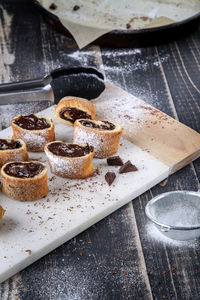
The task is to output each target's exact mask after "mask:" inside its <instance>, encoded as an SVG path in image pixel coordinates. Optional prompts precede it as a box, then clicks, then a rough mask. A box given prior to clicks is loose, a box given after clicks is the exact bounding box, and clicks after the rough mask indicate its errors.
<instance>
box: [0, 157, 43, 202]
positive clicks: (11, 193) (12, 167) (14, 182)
mask: <svg viewBox="0 0 200 300" xmlns="http://www.w3.org/2000/svg"><path fill="white" fill-rule="evenodd" d="M47 172H48V169H47V166H46V165H45V164H43V163H41V162H39V161H30V162H19V161H13V162H9V163H7V164H5V165H4V166H3V167H2V169H1V176H2V192H3V193H4V194H5V195H6V196H8V197H9V198H14V199H16V200H21V201H32V200H37V199H40V198H42V197H44V196H46V195H47V193H48V184H47Z"/></svg>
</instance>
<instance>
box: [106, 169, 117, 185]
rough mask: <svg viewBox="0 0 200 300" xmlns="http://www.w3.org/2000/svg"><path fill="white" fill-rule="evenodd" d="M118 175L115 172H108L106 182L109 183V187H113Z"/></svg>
mask: <svg viewBox="0 0 200 300" xmlns="http://www.w3.org/2000/svg"><path fill="white" fill-rule="evenodd" d="M115 178H116V175H115V173H114V172H107V173H106V175H105V180H106V181H107V183H108V184H109V185H111V184H112V183H113V181H114V180H115Z"/></svg>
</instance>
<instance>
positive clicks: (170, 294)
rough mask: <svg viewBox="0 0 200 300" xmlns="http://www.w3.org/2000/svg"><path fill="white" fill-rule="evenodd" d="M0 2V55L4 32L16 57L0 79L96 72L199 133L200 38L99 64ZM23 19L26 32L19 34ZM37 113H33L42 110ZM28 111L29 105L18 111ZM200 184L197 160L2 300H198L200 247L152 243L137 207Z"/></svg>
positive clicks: (19, 8) (16, 280)
mask: <svg viewBox="0 0 200 300" xmlns="http://www.w3.org/2000/svg"><path fill="white" fill-rule="evenodd" d="M0 4H1V7H2V5H3V7H4V9H5V10H6V12H7V13H8V14H9V16H11V17H12V20H13V21H12V22H11V23H9V22H5V20H4V21H3V24H4V25H3V27H2V31H1V35H0V45H1V48H0V49H3V48H2V45H3V44H4V45H5V42H4V40H3V39H2V36H5V35H6V34H5V32H8V30H10V34H9V37H8V39H7V42H6V45H7V44H8V45H10V46H9V47H10V48H9V49H10V50H9V51H10V53H11V54H12V55H14V57H17V59H15V60H14V62H13V64H11V65H9V64H7V63H6V61H5V60H4V61H3V65H2V67H1V69H0V70H1V74H3V73H2V72H4V78H2V79H1V81H12V80H15V79H18V80H23V79H28V78H32V77H34V78H36V77H38V75H43V74H44V73H45V72H46V71H48V70H50V69H52V68H54V67H55V66H69V65H73V66H76V65H78V66H80V65H83V66H97V67H98V68H99V69H100V70H104V72H105V74H106V77H107V78H108V79H109V80H111V81H112V82H113V83H115V84H117V85H120V86H121V87H123V88H124V89H126V90H127V91H128V92H130V93H132V94H134V95H135V96H137V97H139V98H141V99H143V100H144V101H146V102H147V103H149V104H150V105H153V106H154V107H156V108H157V109H159V110H161V111H163V112H165V113H167V114H168V115H170V116H172V117H174V118H177V119H179V120H180V121H181V122H183V123H184V124H186V125H188V126H190V127H192V128H193V129H195V130H197V131H200V130H199V129H200V128H199V108H198V107H199V94H198V92H197V90H196V89H195V88H194V86H193V84H192V83H194V84H195V86H197V87H198V86H199V80H200V78H199V76H198V72H199V49H200V30H198V31H196V32H194V33H193V34H191V35H190V36H189V37H186V38H184V39H182V40H180V41H178V42H176V43H170V44H166V45H162V46H159V47H149V48H141V49H139V48H137V49H118V50H115V49H108V48H103V49H101V53H102V61H101V55H99V50H98V49H97V48H93V47H88V48H86V49H83V50H82V51H78V50H77V48H76V46H75V44H74V43H73V41H71V40H69V39H68V38H66V37H64V36H61V35H59V34H57V33H56V32H55V31H54V29H53V28H51V27H50V26H49V25H46V24H45V22H44V21H43V20H42V18H41V17H40V15H39V12H38V11H37V10H36V9H34V8H33V6H32V5H31V4H30V3H29V1H28V0H27V1H24V0H20V1H19V0H18V3H17V4H16V1H14V0H7V1H6V3H5V1H3V0H0ZM24 12H25V13H24ZM19 20H20V21H19ZM21 20H23V24H26V26H25V27H24V28H23V29H22V27H21V25H20V24H21V22H22V21H21ZM30 30H31V33H32V36H33V37H34V39H33V38H31V36H30ZM22 31H23V35H24V38H23V35H21V32H22ZM2 32H3V35H2ZM18 39H20V43H19V42H18V41H17V40H18ZM28 41H29V43H31V45H32V47H30V45H29V43H28ZM33 50H34V51H33ZM178 50H179V52H180V55H181V58H182V61H183V62H184V65H185V69H186V71H187V73H188V74H189V77H190V80H189V79H188V77H187V75H186V73H185V71H184V68H183V65H182V63H181V60H180V55H179V53H178ZM1 51H2V50H1ZM1 53H2V52H1ZM192 62H193V63H192ZM183 78H184V80H183ZM191 81H192V83H191ZM183 99H184V101H183ZM40 105H41V106H42V104H41V103H40V104H39V106H37V107H32V109H33V110H37V109H38V110H41V109H43V107H42V108H40ZM28 109H29V106H24V107H19V108H18V110H21V111H23V110H27V111H28ZM6 112H7V111H6V110H5V111H4V112H3V115H1V121H2V118H4V124H7V123H6V120H5V114H6ZM11 112H12V113H13V114H14V113H16V110H15V109H14V108H13V109H12V110H11ZM4 126H5V125H4ZM199 176H200V160H199V159H198V160H196V161H195V163H194V164H191V165H189V166H187V167H185V168H184V169H182V170H180V171H178V172H177V173H176V174H173V175H172V176H170V177H169V179H168V180H167V181H165V182H163V183H162V185H158V186H157V187H155V188H153V189H152V190H151V191H148V192H147V193H145V194H144V195H142V196H141V197H139V198H138V199H136V200H135V201H134V202H133V208H134V214H133V210H132V206H131V205H127V206H125V207H123V208H122V209H120V210H118V211H117V212H116V213H114V214H112V215H111V216H109V217H107V218H106V219H105V220H102V221H101V222H99V223H98V224H96V225H95V226H93V227H92V228H90V229H89V230H87V231H86V232H84V233H82V234H81V235H79V236H78V237H77V238H75V239H73V240H71V241H70V242H68V243H66V244H64V245H63V246H61V247H59V248H58V249H56V250H55V251H53V252H52V253H50V254H49V255H47V256H45V257H44V258H43V259H41V260H40V261H38V262H36V263H34V264H33V265H32V266H30V267H29V268H27V269H25V270H24V271H22V272H20V273H19V274H17V275H16V276H14V277H13V278H12V279H10V280H8V281H6V282H4V283H3V284H1V285H0V299H2V300H5V299H6V300H7V299H9V300H11V299H12V300H13V299H15V300H16V299H18V300H22V299H23V300H27V299H30V300H32V299H33V300H35V299H38V300H46V299H53V300H54V299H141V300H146V299H158V300H160V299H170V300H174V299H178V300H180V299H181V300H185V299H187V300H190V299H191V300H198V299H199V294H200V283H199V275H200V274H199V270H200V263H199V259H198V257H199V254H200V253H199V251H200V247H199V242H196V244H195V243H191V244H186V245H183V244H181V245H180V244H177V245H172V244H170V243H166V242H163V241H162V240H161V241H160V240H156V237H155V236H154V231H153V232H152V235H150V232H149V231H148V230H147V229H148V226H147V225H148V221H147V219H146V216H145V214H144V207H145V204H146V203H147V201H148V200H150V199H151V198H152V197H153V196H155V195H157V194H159V193H162V192H166V191H170V190H177V189H181V190H182V189H190V190H197V189H198V188H199V180H198V178H199ZM134 215H135V217H136V224H137V228H136V224H135V221H134ZM138 234H139V235H138ZM138 237H139V238H140V241H139V240H138ZM138 243H139V244H138ZM140 244H141V246H140ZM147 276H148V277H147ZM149 288H151V291H150V290H149Z"/></svg>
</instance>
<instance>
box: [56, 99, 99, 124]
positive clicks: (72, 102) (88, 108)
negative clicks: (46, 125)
mask: <svg viewBox="0 0 200 300" xmlns="http://www.w3.org/2000/svg"><path fill="white" fill-rule="evenodd" d="M67 107H74V108H77V109H80V110H82V111H84V112H86V113H87V114H88V115H90V116H91V119H92V120H93V119H94V118H95V115H96V106H95V104H93V103H91V102H90V101H88V100H87V99H83V98H78V97H73V96H68V97H64V98H62V99H61V100H60V102H59V103H58V105H57V106H56V107H55V117H56V119H58V121H60V122H62V123H64V124H68V125H70V126H73V123H72V122H70V121H67V120H64V119H62V118H61V117H60V112H61V111H63V110H64V109H66V108H67Z"/></svg>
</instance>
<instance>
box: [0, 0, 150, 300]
mask: <svg viewBox="0 0 200 300" xmlns="http://www.w3.org/2000/svg"><path fill="white" fill-rule="evenodd" d="M29 8H30V7H29V4H26V18H28V19H29V20H32V22H33V20H34V19H35V20H36V21H37V22H41V25H40V28H39V29H38V25H37V37H36V38H37V40H36V41H37V43H38V44H37V47H38V46H40V47H39V48H40V49H42V51H40V50H38V51H35V50H34V48H33V50H34V51H33V52H31V53H29V51H31V50H30V48H29V45H28V46H26V44H24V42H23V41H21V42H20V43H13V48H12V51H13V53H19V52H23V53H24V54H26V55H25V59H24V58H23V57H22V56H20V55H15V57H16V58H15V64H14V65H13V66H12V67H11V73H12V75H11V76H10V78H11V79H13V78H15V76H16V77H17V78H18V79H19V80H20V79H28V78H36V77H37V76H38V75H40V76H41V75H43V74H45V72H49V71H50V70H52V69H54V68H56V67H60V66H71V65H72V66H79V65H82V66H98V67H101V66H99V64H100V63H101V57H100V54H99V52H98V49H97V48H96V47H88V48H86V49H84V50H82V51H78V50H77V49H76V48H75V45H74V43H73V42H71V41H70V40H69V39H67V38H65V37H63V36H60V35H58V34H57V33H56V32H55V31H54V30H53V29H52V28H49V27H48V25H46V24H45V23H44V22H43V20H42V18H38V16H37V13H36V12H35V11H34V10H32V9H31V10H30V9H29ZM17 11H18V18H21V17H22V10H21V9H20V7H18V8H17ZM14 12H15V9H14V8H13V7H9V13H10V15H12V14H13V13H14ZM35 13H36V14H35ZM19 15H20V16H19ZM35 15H36V16H35ZM24 22H25V21H24ZM32 22H30V21H27V23H26V24H27V26H26V30H25V29H24V30H25V32H24V33H23V34H24V35H25V36H26V37H27V36H28V32H29V31H30V30H33V28H32ZM11 29H12V32H14V35H17V34H19V31H20V25H19V24H18V22H17V18H14V19H13V23H12V28H11ZM11 39H12V34H11ZM29 61H30V62H32V61H35V62H39V64H40V66H39V67H38V66H37V65H35V64H33V65H32V67H31V72H30V73H28V74H27V72H29V70H27V69H26V68H27V66H26V65H27V63H28V62H29ZM17 66H18V68H17ZM24 67H25V72H24V71H23V70H24ZM20 70H21V71H20ZM23 109H24V107H23ZM31 109H32V108H31ZM134 222H135V217H134V212H133V208H132V206H131V205H128V206H126V207H124V208H123V209H122V210H120V211H118V212H116V213H115V214H113V215H112V216H110V217H108V218H106V219H105V220H103V221H101V222H100V223H99V225H98V226H94V227H93V228H90V229H89V230H88V231H86V232H85V233H83V234H81V235H80V236H78V237H77V238H75V239H74V240H72V241H70V242H69V243H66V244H65V245H63V246H62V247H60V248H58V249H57V250H55V251H54V252H52V253H51V254H50V255H48V256H46V257H45V258H43V259H41V260H40V261H38V262H36V263H35V264H33V265H32V266H30V267H28V268H27V269H26V270H24V271H22V272H20V274H17V275H16V276H14V277H13V278H12V281H11V280H8V281H6V282H5V283H3V284H2V285H1V287H0V297H1V298H3V299H7V298H8V299H11V297H12V294H13V292H15V294H16V295H17V296H16V297H19V299H47V298H49V299H55V298H58V297H59V298H61V299H62V298H63V299H66V298H67V299H71V298H73V299H84V298H87V297H89V298H90V299H116V298H117V297H120V298H121V299H131V298H132V297H135V298H137V299H152V296H151V291H150V286H149V281H148V277H147V274H146V271H145V263H144V258H143V253H142V250H141V243H140V241H139V235H138V231H137V227H136V224H135V223H134ZM133 229H134V230H133ZM90 241H91V242H92V243H90ZM88 242H89V243H88ZM33 274H34V276H33ZM47 278H48V279H47ZM41 284H42V286H43V288H42V289H41Z"/></svg>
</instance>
